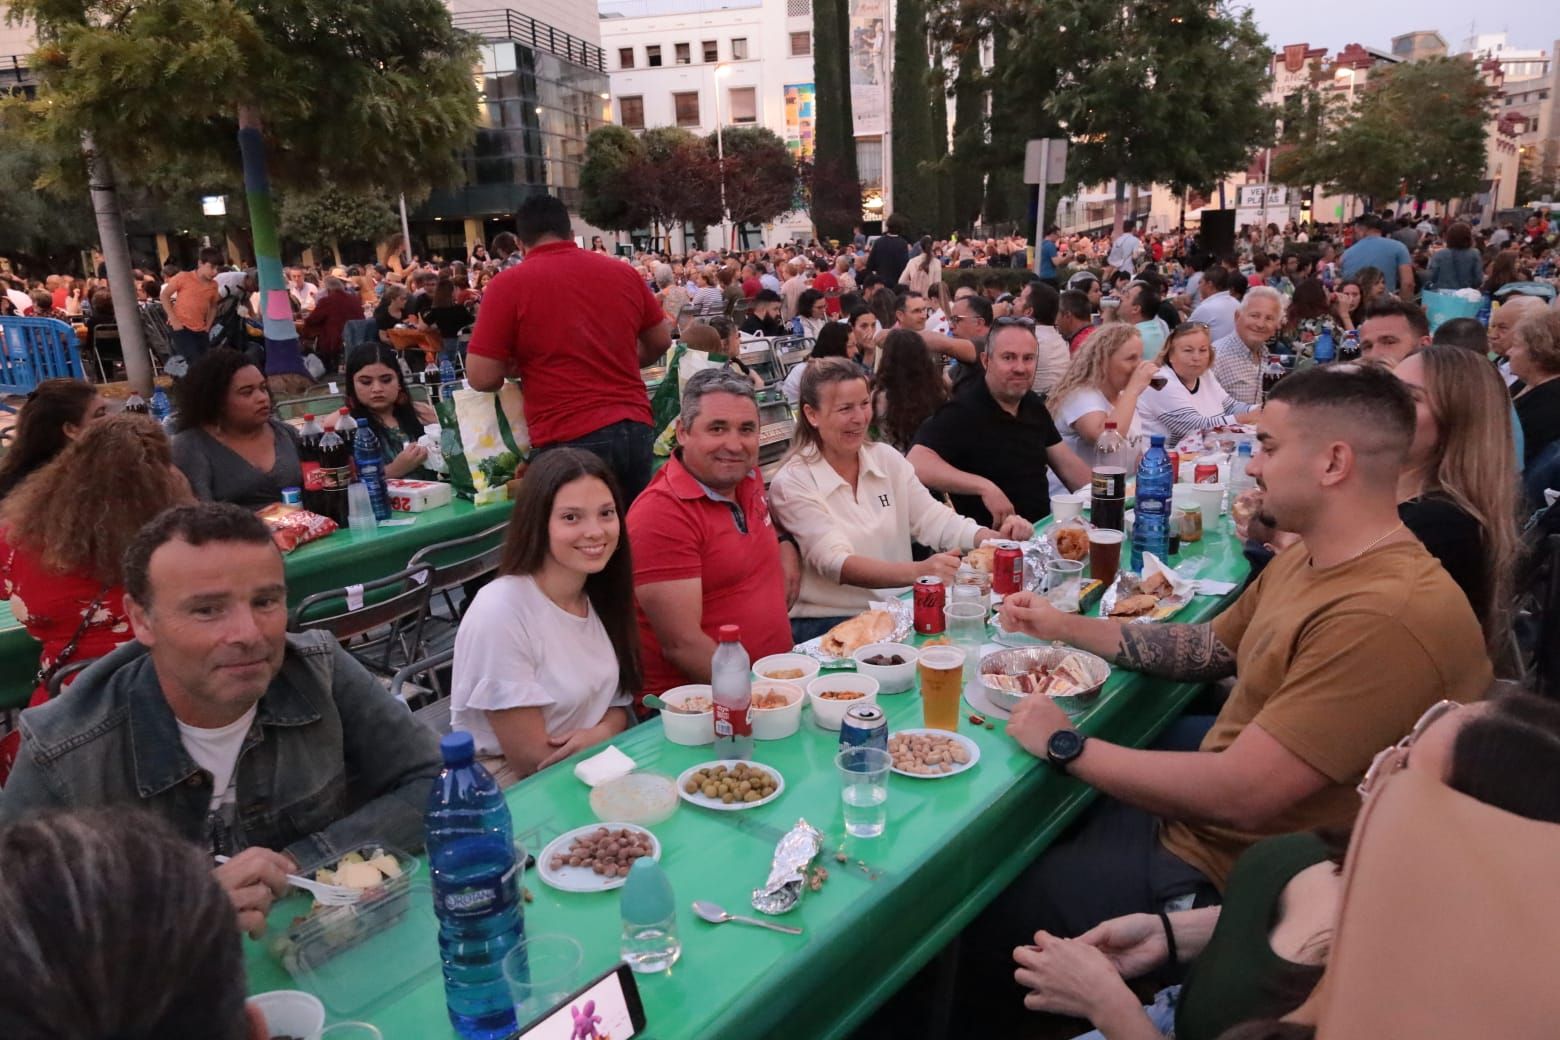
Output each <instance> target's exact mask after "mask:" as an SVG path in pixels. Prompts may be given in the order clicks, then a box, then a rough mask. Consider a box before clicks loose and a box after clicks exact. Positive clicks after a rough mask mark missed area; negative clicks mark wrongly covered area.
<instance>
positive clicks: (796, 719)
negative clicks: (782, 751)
mask: <svg viewBox="0 0 1560 1040" xmlns="http://www.w3.org/2000/svg"><path fill="white" fill-rule="evenodd" d="M806 699H807V695H806V693H805V691H803V689H802V688H801V687H800V686H798V685H797V684H796V683H793V682H780V681H778V680H775V679H754V680H753V739H754V740H784V739H785V738H786V737H789V736H790V735H791V734H792V733H795V732H796V731H797V730H798V729H799V728H801V725H802V702H803V701H804V700H806Z"/></svg>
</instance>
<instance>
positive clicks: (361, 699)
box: [0, 503, 440, 933]
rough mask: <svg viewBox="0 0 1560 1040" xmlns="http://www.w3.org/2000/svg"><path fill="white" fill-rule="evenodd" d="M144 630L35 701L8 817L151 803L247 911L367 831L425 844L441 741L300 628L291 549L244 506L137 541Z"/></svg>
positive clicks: (255, 923) (138, 620) (170, 521)
mask: <svg viewBox="0 0 1560 1040" xmlns="http://www.w3.org/2000/svg"><path fill="white" fill-rule="evenodd" d="M124 574H125V606H126V608H127V612H128V613H129V616H130V621H131V625H132V626H133V628H134V630H135V634H136V641H135V642H131V643H127V644H125V645H124V646H122V647H120V648H119V649H118V650H115V651H114V652H113V653H111V654H109V655H108V656H106V657H104V658H102V659H101V660H99V661H97V662H95V663H94V664H93V665H92V666H91V667H89V668H88V669H87V670H85V671H83V672H82V673H81V675H80V676H79V677H78V678H77V680H76V682H75V683H74V685H72V686H71V688H70V689H69V690H68V691H67V692H66V693H65V694H64V695H63V696H61V697H59V698H56V699H55V700H53V701H51V702H49V703H48V704H44V705H40V706H39V707H37V708H34V709H32V710H30V711H28V712H26V713H25V714H24V716H23V718H22V722H21V730H22V747H21V751H20V753H19V755H18V757H17V762H16V767H15V770H14V772H12V774H11V779H10V782H9V783H8V784H7V785H6V788H5V790H4V792H3V793H0V823H5V822H8V821H10V820H14V819H17V818H19V817H22V816H25V815H27V814H28V813H32V812H36V811H38V810H42V809H50V808H68V809H75V808H84V807H92V806H105V805H120V804H123V805H138V806H142V807H145V808H148V809H151V810H152V811H153V812H155V813H157V814H158V815H160V816H162V817H164V818H165V819H167V820H169V821H170V822H171V823H172V824H173V825H174V827H175V829H176V830H178V831H179V833H181V834H182V835H184V836H185V837H186V838H188V839H190V840H191V841H195V842H199V843H201V844H202V845H204V846H206V847H208V848H209V849H210V851H211V852H212V853H213V854H225V855H231V856H233V857H234V859H233V861H232V862H231V863H229V864H228V865H227V866H226V867H222V868H219V869H218V870H217V872H216V873H217V877H218V879H219V880H220V881H221V882H222V883H223V885H224V887H225V888H226V889H227V890H228V892H229V894H230V895H231V896H232V898H233V901H234V904H235V909H236V910H237V912H238V915H239V923H240V925H241V926H242V927H243V928H244V929H245V930H246V931H250V932H251V933H258V932H259V931H261V930H263V927H264V915H265V912H266V910H268V909H269V907H270V903H271V898H272V897H273V896H275V895H279V894H280V893H281V892H282V891H284V890H285V888H286V881H285V879H284V878H283V877H282V875H283V874H285V873H287V872H294V873H296V872H299V871H307V870H312V869H314V868H316V867H318V866H321V865H322V864H326V863H329V862H331V861H333V860H335V859H336V858H338V857H339V856H340V855H342V854H343V853H344V852H346V851H348V850H350V849H352V848H353V847H355V846H357V845H361V844H363V843H365V842H384V843H386V844H389V845H393V846H397V847H399V848H403V849H408V850H411V849H419V848H421V847H422V844H423V810H424V808H425V806H426V804H427V800H428V790H429V786H430V783H431V781H432V779H433V778H434V777H435V776H436V775H437V774H438V772H439V768H440V759H439V751H438V742H437V740H436V738H435V737H434V735H433V733H432V732H431V731H430V730H427V729H425V728H424V727H423V726H422V725H421V724H420V723H418V722H417V721H416V720H415V719H414V718H413V717H412V715H411V713H410V712H409V711H408V710H407V708H406V706H405V705H404V704H402V703H401V702H400V701H397V700H396V699H394V698H393V697H391V696H390V694H389V693H388V692H387V691H386V690H385V689H384V687H382V686H380V685H379V683H378V682H376V681H375V680H374V678H373V677H372V676H371V675H369V673H368V672H367V670H365V669H364V668H363V666H362V665H361V664H359V663H358V662H357V661H356V660H354V659H353V658H352V657H351V656H350V655H349V654H347V653H346V651H344V650H342V649H341V647H340V646H339V645H338V644H337V643H336V641H335V640H334V639H333V638H332V637H330V636H329V635H327V634H325V633H321V632H311V633H304V634H301V635H288V634H287V631H286V629H287V591H286V586H285V583H284V571H283V567H282V557H281V553H280V552H278V551H277V549H276V546H275V545H274V544H273V543H272V541H271V536H270V532H269V529H268V528H267V527H266V526H265V524H264V523H263V522H262V521H260V520H259V519H258V518H256V517H255V515H254V514H253V513H250V512H248V511H247V510H244V509H241V508H239V507H238V506H234V505H227V504H217V503H202V504H199V505H191V506H180V507H177V508H175V509H171V510H169V511H168V512H166V513H163V514H162V515H161V516H159V517H158V518H157V519H155V520H153V521H152V522H151V523H150V524H148V525H147V526H146V527H145V528H144V529H143V530H142V531H141V532H140V534H138V535H137V536H136V540H135V541H134V542H133V543H132V544H131V546H130V549H129V550H128V551H127V552H126V554H125V567H124Z"/></svg>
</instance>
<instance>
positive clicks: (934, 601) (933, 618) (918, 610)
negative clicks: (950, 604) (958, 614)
mask: <svg viewBox="0 0 1560 1040" xmlns="http://www.w3.org/2000/svg"><path fill="white" fill-rule="evenodd" d="M913 595H914V597H915V630H916V631H917V632H919V633H921V634H922V635H923V636H931V635H936V634H937V633H939V632H941V631H942V630H943V627H944V624H945V622H944V619H943V602H944V599H945V598H946V597H947V590H946V589H944V588H943V583H942V579H941V578H932V577H926V578H917V579H915V591H914V593H913Z"/></svg>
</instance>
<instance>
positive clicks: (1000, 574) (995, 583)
mask: <svg viewBox="0 0 1560 1040" xmlns="http://www.w3.org/2000/svg"><path fill="white" fill-rule="evenodd" d="M1023 587H1024V553H1023V551H1022V550H1020V549H1019V547H1018V543H1017V542H998V543H997V551H996V552H995V553H993V554H992V557H991V591H992V592H995V593H997V594H998V595H1000V596H1008V595H1012V594H1013V593H1015V592H1017V591H1018V590H1019V589H1021V588H1023Z"/></svg>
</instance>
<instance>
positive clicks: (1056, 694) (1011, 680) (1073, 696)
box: [980, 646, 1110, 715]
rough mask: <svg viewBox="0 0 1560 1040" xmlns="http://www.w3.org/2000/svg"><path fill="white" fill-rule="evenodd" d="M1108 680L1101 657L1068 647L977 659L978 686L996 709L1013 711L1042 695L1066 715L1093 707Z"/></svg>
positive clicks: (1031, 648)
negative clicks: (1024, 702)
mask: <svg viewBox="0 0 1560 1040" xmlns="http://www.w3.org/2000/svg"><path fill="white" fill-rule="evenodd" d="M1108 678H1110V665H1109V664H1107V663H1106V662H1105V659H1104V658H1102V657H1096V656H1095V655H1094V654H1091V653H1087V652H1085V651H1083V650H1074V649H1073V648H1072V647H1067V646H1029V647H1024V648H1023V649H1020V650H999V651H997V652H996V653H994V654H987V655H986V656H985V657H982V658H981V659H980V682H981V685H982V686H983V687H985V690H986V696H988V697H990V698H991V700H992V702H993V703H994V704H996V705H997V706H998V707H1002V708H1006V709H1007V710H1008V711H1012V710H1013V709H1014V708H1016V707H1018V705H1019V702H1021V701H1022V700H1023V699H1024V698H1025V697H1030V696H1033V695H1035V694H1044V695H1045V696H1047V697H1050V698H1051V700H1052V701H1054V702H1055V703H1056V706H1057V707H1058V708H1061V709H1062V710H1063V711H1065V712H1067V713H1068V714H1069V715H1076V714H1078V713H1079V712H1081V711H1083V709H1084V708H1086V707H1088V706H1089V705H1090V704H1091V703H1093V701H1094V699H1095V698H1096V697H1098V696H1099V695H1100V688H1101V687H1102V686H1104V685H1105V680H1106V679H1108Z"/></svg>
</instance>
